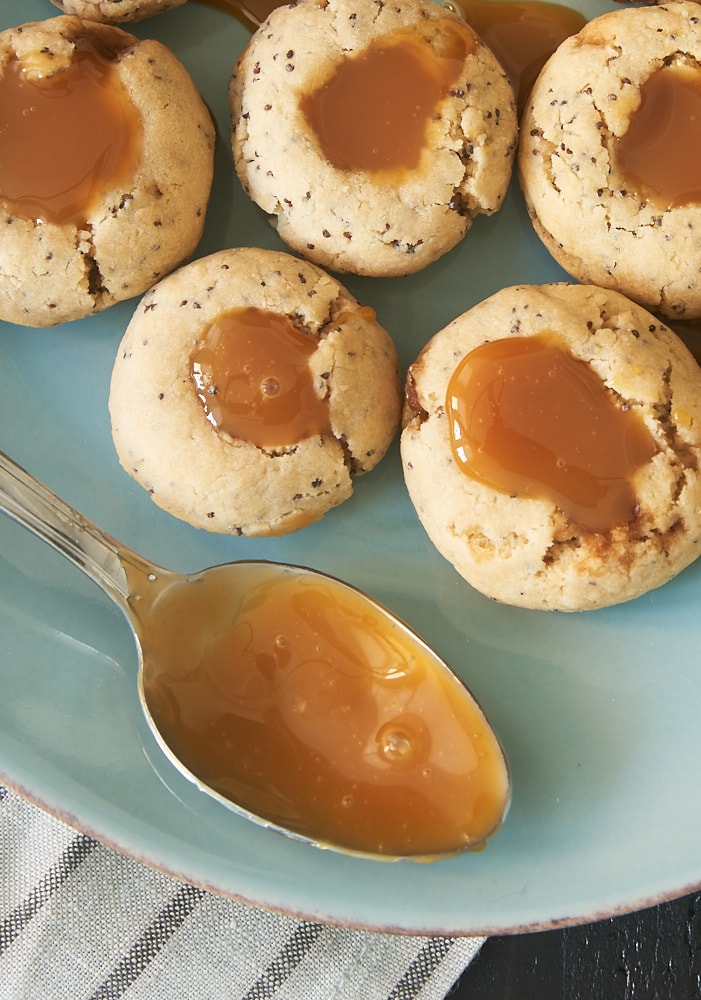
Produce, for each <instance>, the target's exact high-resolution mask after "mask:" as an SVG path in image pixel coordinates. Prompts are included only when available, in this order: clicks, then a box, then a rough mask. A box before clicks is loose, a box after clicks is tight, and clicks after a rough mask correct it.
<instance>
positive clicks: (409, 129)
mask: <svg viewBox="0 0 701 1000" xmlns="http://www.w3.org/2000/svg"><path fill="white" fill-rule="evenodd" d="M230 98H231V109H232V120H233V135H232V145H233V153H234V161H235V166H236V170H237V173H238V175H239V177H240V179H241V181H242V183H243V186H244V188H245V189H246V190H247V192H248V193H249V195H250V197H251V198H252V199H253V201H255V202H256V203H257V204H258V205H259V206H260V207H261V208H262V209H263V211H265V212H266V213H268V214H269V215H270V216H272V217H274V219H275V222H276V225H277V229H278V232H279V234H280V236H281V237H282V239H283V240H284V241H285V242H286V243H287V244H288V246H290V247H291V248H293V249H294V250H295V251H296V252H298V253H300V254H301V255H303V256H305V257H307V259H309V260H312V261H314V262H316V263H317V264H321V265H322V266H324V267H329V268H331V269H333V270H335V271H340V272H352V273H359V274H368V275H374V276H377V275H400V274H409V273H412V272H415V271H418V270H419V269H421V268H423V267H425V266H426V265H427V264H428V263H430V262H431V261H433V260H436V259H437V258H438V257H440V256H441V255H442V254H444V253H445V252H446V251H447V250H449V249H450V248H451V247H453V246H455V244H456V243H458V242H459V241H460V240H461V239H462V237H463V236H464V235H465V233H466V231H467V230H468V229H469V227H470V225H471V223H472V220H473V218H474V217H475V216H476V215H478V214H491V213H493V212H495V211H497V209H498V208H499V207H500V205H501V202H502V199H503V197H504V194H505V191H506V188H507V185H508V181H509V177H510V174H511V168H512V162H513V155H514V150H515V142H516V116H515V107H514V95H513V90H512V88H511V85H510V83H509V82H508V80H507V78H506V76H505V74H504V72H503V70H502V68H501V67H500V66H499V64H498V63H497V62H496V60H495V58H494V57H493V55H492V54H491V52H490V51H489V50H488V49H487V48H486V47H485V46H484V45H483V44H482V43H481V42H480V41H479V40H478V39H477V38H476V36H475V35H474V33H473V32H472V30H471V29H469V28H467V27H466V26H465V25H463V24H462V22H461V21H460V20H459V19H458V18H457V17H455V16H453V15H452V14H451V13H450V12H449V11H447V10H446V9H445V8H441V7H440V6H438V5H436V4H434V3H430V2H425V0H402V2H401V3H399V4H391V5H390V4H376V3H373V2H371V0H361V2H360V3H359V4H358V3H355V2H351V0H330V2H328V3H320V2H317V0H302V2H300V3H298V4H295V5H292V6H286V7H281V8H279V9H277V10H275V11H273V13H272V14H271V15H270V17H269V19H268V20H267V21H266V22H265V24H264V25H262V26H261V28H260V29H259V30H258V31H257V32H256V34H255V35H254V36H253V38H252V40H251V42H250V44H249V45H248V46H247V48H246V50H245V51H244V53H243V54H242V56H241V58H240V60H239V61H238V63H237V66H236V68H235V71H234V75H233V78H232V83H231V87H230Z"/></svg>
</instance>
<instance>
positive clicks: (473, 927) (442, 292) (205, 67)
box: [0, 0, 701, 934]
mask: <svg viewBox="0 0 701 1000" xmlns="http://www.w3.org/2000/svg"><path fill="white" fill-rule="evenodd" d="M583 3H584V4H585V5H586V6H583V7H582V11H583V12H584V13H586V14H588V15H593V14H596V13H599V12H600V11H602V10H603V9H604V7H603V2H602V3H601V6H599V3H600V0H583ZM56 13H57V11H56V10H55V8H53V7H52V6H51V5H50V3H49V0H3V3H2V5H1V6H0V27H2V28H5V27H8V26H10V25H12V24H17V23H20V22H22V21H28V20H32V19H38V18H45V17H50V16H54V14H56ZM135 32H136V33H137V34H140V35H147V34H153V35H154V36H156V37H158V38H159V39H161V40H162V41H164V42H165V43H166V44H168V45H170V46H171V47H172V48H173V49H174V50H175V51H176V52H177V53H178V55H179V56H180V58H181V59H182V61H183V62H184V63H185V65H186V66H187V67H188V69H189V70H190V72H191V73H192V75H193V77H194V78H195V80H196V82H197V84H198V85H199V87H200V89H201V91H202V93H203V95H204V97H205V98H206V100H207V101H208V103H209V105H210V106H211V108H212V111H213V112H214V114H215V116H216V118H217V120H218V123H219V128H220V133H221V136H220V143H219V149H218V153H217V164H216V168H217V174H216V181H215V190H214V195H213V202H212V209H211V211H210V213H209V217H208V222H207V229H206V234H205V237H204V241H203V243H202V245H201V247H200V250H199V251H198V252H199V253H201V254H204V253H209V252H211V251H213V250H215V249H217V248H219V247H223V246H229V245H235V244H250V243H252V244H257V245H259V246H266V247H279V246H280V244H279V243H278V240H277V236H276V234H275V232H274V231H273V230H272V228H271V227H270V226H269V225H268V224H267V222H265V221H264V220H263V219H262V218H261V216H260V215H259V214H258V212H257V210H255V209H254V208H253V206H252V205H250V204H249V203H248V202H247V200H246V198H245V196H244V195H243V193H242V191H241V189H240V187H239V185H238V182H237V181H236V180H235V177H234V174H233V170H232V166H231V157H230V153H229V150H228V145H227V132H228V112H227V96H226V91H227V83H228V78H229V74H230V71H231V68H232V65H233V63H234V60H235V58H236V56H237V54H238V52H239V51H240V49H241V48H242V46H243V45H244V44H245V41H246V37H247V32H246V30H245V29H244V28H243V27H242V26H241V25H240V24H238V22H237V21H235V20H234V19H233V18H231V17H229V16H228V15H226V14H223V13H222V12H220V11H217V10H215V9H213V8H211V7H208V6H204V5H201V4H199V3H197V2H195V0H190V2H189V3H188V4H186V5H185V6H184V7H181V8H179V9H178V10H175V11H172V12H170V13H168V14H163V15H160V16H159V17H157V18H154V19H152V20H151V21H146V22H143V23H142V24H141V25H140V26H137V28H136V29H135ZM46 156H47V158H48V159H50V157H51V150H50V149H47V150H46ZM564 277H565V275H564V274H563V273H562V272H561V271H560V270H559V269H558V268H557V267H556V266H555V265H554V264H553V263H552V261H551V259H550V258H549V256H548V254H547V253H546V252H545V251H544V250H543V249H542V248H541V246H540V244H539V242H538V240H537V239H536V238H535V236H534V235H533V233H532V231H531V227H530V224H529V222H528V219H527V216H526V212H525V209H524V206H523V204H522V201H521V198H520V196H519V193H518V189H517V187H516V185H513V187H512V190H511V192H510V195H509V197H508V200H507V202H506V204H505V206H504V208H503V210H502V211H501V213H500V214H499V215H498V216H496V217H494V218H491V219H481V220H479V221H478V222H477V223H476V224H475V226H474V228H473V230H472V231H471V232H470V234H468V237H467V239H466V240H465V242H464V243H463V245H462V246H461V247H459V248H458V249H456V250H455V251H454V252H453V253H451V254H449V255H448V256H447V257H445V258H444V259H442V260H441V261H439V262H438V263H436V264H434V265H432V266H431V267H430V268H428V270H426V271H424V272H423V273H421V274H418V275H416V276H415V277H410V278H404V279H392V280H386V281H385V280H371V279H366V280H352V281H351V280H349V281H347V284H348V286H349V287H350V288H351V290H352V291H353V292H354V294H355V295H356V296H357V297H358V298H360V300H361V301H363V302H367V303H369V304H371V305H373V306H374V307H375V308H376V309H377V312H378V315H379V317H380V320H381V321H382V322H383V323H384V324H385V325H386V326H387V327H388V329H389V330H390V331H391V332H392V334H393V336H394V338H395V340H396V343H397V345H398V348H399V352H400V356H401V361H402V364H403V366H404V367H406V365H408V364H409V362H410V361H412V360H413V359H414V357H415V356H416V354H417V353H418V351H419V350H420V348H421V346H422V345H423V344H424V343H425V341H426V340H428V338H429V337H430V336H431V335H432V334H433V333H434V332H435V331H437V330H438V329H440V328H441V327H442V326H444V325H445V324H446V323H447V322H448V321H449V320H451V319H453V318H454V317H455V316H456V315H458V314H459V313H461V312H463V311H464V310H465V309H467V308H468V307H470V306H472V305H473V304H474V303H476V302H477V301H479V300H480V299H482V298H484V297H485V296H487V295H489V294H491V293H492V292H494V291H496V290H498V289H499V288H500V287H502V286H504V285H508V284H513V283H517V282H543V281H549V280H556V279H560V278H564ZM134 307H135V303H134V302H130V303H125V304H122V305H120V306H117V307H116V308H114V309H112V310H110V311H109V312H107V313H104V314H103V315H101V316H100V317H99V318H97V319H90V320H84V321H81V322H77V323H73V324H69V325H67V326H64V327H61V328H58V329H53V330H48V331H37V330H28V329H20V328H16V327H13V326H9V325H7V324H5V325H1V324H0V326H1V327H2V328H1V329H0V448H2V449H3V450H4V451H6V452H8V453H9V454H10V455H12V456H13V457H14V458H15V459H16V460H17V461H19V462H20V463H21V464H22V465H24V466H26V467H27V468H28V469H29V470H30V471H31V472H33V473H34V474H36V475H37V476H39V478H41V479H43V480H44V481H45V482H46V483H47V484H48V485H49V486H51V487H52V488H53V489H54V490H55V491H57V492H58V493H60V494H61V495H63V496H64V497H65V498H66V499H67V500H69V501H70V502H71V503H73V504H74V505H75V506H77V507H78V508H79V509H80V510H82V511H83V512H84V513H85V514H87V515H88V516H89V517H91V518H93V519H94V520H96V521H97V522H98V523H100V524H102V525H103V526H104V527H105V528H107V530H108V531H110V532H111V533H112V534H114V535H116V536H117V537H118V538H120V539H121V540H123V541H124V542H126V543H127V544H128V545H131V546H133V547H135V548H136V549H138V550H141V551H143V552H144V554H146V555H148V556H149V557H151V558H153V559H154V560H155V561H156V562H160V563H163V564H165V565H167V566H171V567H172V568H174V569H178V570H197V569H199V568H201V567H202V566H205V565H208V564H210V563H217V562H222V561H225V560H230V559H239V558H242V559H248V558H252V557H254V558H259V557H260V558H265V559H279V560H282V561H287V562H293V563H303V564H306V565H309V566H312V567H315V568H317V569H320V570H324V571H326V572H328V573H332V574H335V575H337V576H340V577H342V578H343V579H345V580H347V581H349V582H350V583H353V584H355V585H358V586H360V587H362V588H365V589H366V590H368V591H370V592H371V593H372V594H374V595H375V596H376V597H377V598H379V599H380V600H382V601H384V602H385V603H386V604H388V605H389V606H390V607H392V608H393V609H394V610H395V611H397V612H398V613H399V614H400V615H402V616H403V617H404V618H405V619H406V620H407V621H408V622H409V623H410V624H411V625H412V626H413V627H414V628H415V629H417V630H418V631H419V632H421V633H423V634H424V635H425V636H426V638H427V639H428V640H429V642H431V643H432V644H433V645H434V646H435V647H436V648H437V649H438V650H439V651H440V652H441V654H442V655H443V656H444V657H445V658H446V659H447V660H449V661H450V662H451V663H453V664H454V666H455V667H456V669H457V670H458V671H459V672H460V673H461V674H462V675H463V677H464V678H465V679H466V680H467V682H468V684H469V685H470V687H471V688H472V690H473V691H474V693H475V695H476V696H477V698H478V699H479V701H480V702H481V703H482V705H483V707H484V709H485V710H486V712H487V714H488V716H489V717H490V719H491V720H492V722H493V724H494V726H495V728H496V729H497V731H498V733H499V735H500V737H501V739H502V741H503V743H504V746H505V748H506V751H507V754H508V757H509V760H510V763H511V768H512V772H513V784H514V796H513V805H512V808H511V812H510V815H509V817H508V820H507V823H506V825H505V827H504V828H503V830H502V831H501V832H500V833H499V835H498V836H497V837H496V838H495V839H494V840H493V841H492V842H491V843H490V844H489V846H488V847H487V849H486V850H485V851H484V852H482V853H481V854H473V855H466V856H464V857H461V858H459V859H455V860H450V861H444V862H440V863H438V864H434V865H416V864H411V863H408V864H407V863H403V864H388V863H377V862H375V863H373V862H368V861H363V860H358V859H352V858H344V857H341V856H338V855H336V854H333V853H329V852H323V851H318V850H315V849H313V848H308V847H306V846H304V845H302V844H298V843H293V842H292V841H288V840H285V839H283V838H282V837H280V836H278V835H276V834H274V833H270V832H267V831H264V830H261V829H259V828H258V827H255V826H253V825H250V824H248V823H246V822H245V821H243V820H241V819H239V818H237V817H236V816H234V815H232V814H231V813H230V812H228V811H227V810H226V808H224V807H222V806H220V805H218V804H217V803H215V802H212V801H208V800H207V799H206V798H204V797H202V795H201V794H200V793H199V792H198V791H197V790H196V789H195V788H194V786H191V785H190V784H189V783H188V782H187V781H185V779H184V778H181V777H180V776H179V775H178V774H177V773H175V772H174V771H173V770H172V768H171V767H170V765H169V764H168V763H167V762H166V761H165V760H164V759H163V758H162V757H161V755H160V752H159V751H158V749H157V747H156V745H155V743H154V741H153V739H152V738H151V736H150V734H149V733H148V731H147V730H146V727H145V724H144V722H143V720H142V716H141V711H140V708H139V704H138V700H137V693H136V684H135V674H136V653H135V650H134V647H133V644H132V640H131V636H130V632H129V629H128V627H127V625H126V623H125V622H124V620H123V619H122V617H121V615H120V613H119V612H118V611H117V610H115V609H113V608H112V606H111V605H110V604H109V602H108V601H107V599H106V598H103V596H102V595H101V594H100V592H99V591H97V589H96V588H95V587H94V585H93V584H92V583H90V581H88V580H87V579H86V578H84V577H83V576H82V574H81V573H80V572H78V571H77V570H75V569H73V568H72V567H71V566H69V565H68V564H67V563H66V562H64V561H63V560H62V559H61V558H60V557H59V556H57V555H55V554H54V553H53V552H52V551H51V550H50V549H48V547H46V546H45V545H42V544H41V543H40V542H38V541H35V540H34V539H33V538H32V537H31V536H30V535H29V534H28V533H27V532H25V531H23V530H22V529H20V528H19V527H17V526H16V525H15V524H13V523H12V522H10V521H9V520H8V519H7V518H0V637H1V643H0V691H1V692H2V694H1V696H0V779H1V780H4V781H5V782H7V783H9V784H10V785H11V786H12V787H14V788H16V789H18V790H20V791H23V792H24V793H25V794H26V795H28V796H29V797H30V798H32V799H33V800H35V801H37V802H39V803H41V804H43V805H44V806H45V807H46V808H48V809H49V810H50V811H52V812H53V813H55V814H57V815H59V816H61V817H63V818H65V819H68V820H69V821H70V822H72V823H74V824H75V825H76V826H78V827H80V828H81V829H83V830H86V831H88V832H89V833H91V834H94V835H95V836H96V837H98V838H100V839H101V840H103V841H105V842H107V843H110V844H113V845H115V846H116V847H118V848H119V849H120V850H122V851H124V852H126V853H127V854H129V855H132V856H134V857H136V858H139V859H141V860H143V861H145V862H147V863H148V864H150V865H153V866H155V867H157V868H159V869H162V870H165V871H167V872H171V873H173V874H175V875H178V876H182V877H183V878H185V879H188V880H191V881H193V882H196V883H199V884H201V885H203V886H207V887H210V888H213V889H215V890H217V891H219V892H221V893H225V894H228V895H231V896H235V897H237V898H239V899H242V900H247V901H250V902H253V903H256V904H261V905H263V906H266V907H270V908H273V909H275V910H282V911H285V912H288V913H296V914H304V915H307V916H309V917H311V918H320V919H323V920H329V921H333V922H337V923H343V924H349V925H353V926H360V927H370V928H381V929H385V930H397V931H405V932H415V933H422V932H427V933H428V932H452V933H460V934H466V933H473V932H486V933H491V932H505V931H506V932H510V931H517V930H520V929H523V928H532V927H541V926H552V925H557V924H561V923H568V922H577V921H588V920H591V919H594V918H597V917H599V916H602V915H606V914H612V913H614V912H618V911H621V910H626V909H634V908H638V907H640V906H642V905H643V904H647V903H650V902H654V901H656V900H660V899H663V898H666V897H671V896H674V895H680V894H682V893H683V892H685V891H686V890H687V889H691V888H692V887H695V886H697V885H698V884H699V883H701V853H699V848H698V843H699V829H701V767H700V766H699V761H700V760H701V723H700V721H699V720H700V719H701V670H699V646H700V643H701V624H700V619H699V613H698V609H699V601H700V600H701V564H699V565H697V566H694V567H692V568H691V569H689V570H688V571H686V572H685V573H683V574H682V575H681V576H680V577H679V578H678V579H676V580H675V581H674V582H673V583H671V584H669V585H668V586H666V587H664V588H663V589H661V590H660V591H658V592H656V593H653V594H650V595H648V596H646V597H644V598H641V599H639V600H637V601H635V602H633V603H630V604H628V605H624V606H621V607H617V608H613V609H611V610H607V611H600V612H595V613H589V614H582V615H569V616H567V615H557V614H546V613H541V612H529V611H523V610H518V609H513V608H508V607H500V606H498V605H496V604H493V603H491V602H490V601H488V600H486V599H484V598H482V597H481V596H480V595H478V594H476V593H475V592H473V591H472V590H471V589H470V588H469V587H468V586H467V584H465V583H464V582H463V581H462V580H461V579H460V578H459V577H458V576H457V575H456V574H455V573H454V572H453V570H452V569H451V568H450V566H448V564H447V563H445V562H444V561H443V559H442V558H441V557H440V556H439V555H438V554H437V553H436V552H435V550H434V549H433V548H432V546H431V545H430V543H429V542H428V540H427V539H426V537H425V535H424V533H423V530H422V529H421V527H420V525H419V523H418V521H417V519H416V516H415V514H414V512H413V509H412V508H411V505H410V503H409V501H408V498H407V495H406V492H405V489H404V486H403V482H402V475H401V467H400V463H399V458H398V450H397V447H396V445H395V447H394V448H393V450H392V453H391V454H390V455H388V457H387V458H386V459H385V460H384V461H383V463H382V464H381V465H380V467H379V468H378V469H377V470H376V471H375V472H373V473H372V474H370V475H369V476H367V477H366V478H365V479H361V480H359V481H358V482H357V489H356V493H355V495H354V497H353V498H352V499H351V500H350V502H348V503H346V504H345V505H343V506H342V507H341V508H338V509H337V510H335V511H333V512H332V513H330V514H329V515H328V516H327V517H326V518H325V519H324V521H323V522H321V523H319V524H316V525H313V526H311V527H309V528H307V529H305V530H304V531H302V532H300V533H298V534H297V535H294V536H291V537H289V538H285V539H271V540H265V541H252V540H246V539H240V538H223V537H218V536H215V535H209V534H207V533H204V532H198V531H196V530H194V529H191V528H189V527H188V526H186V525H183V524H181V523H180V522H178V521H177V520H175V519H173V518H171V517H169V516H168V515H167V514H165V513H163V512H162V511H160V510H159V509H158V508H156V507H155V506H154V505H153V504H152V503H151V501H150V500H149V498H148V496H147V495H146V493H145V492H143V491H142V490H141V489H140V488H139V487H137V486H135V485H134V484H133V483H132V482H131V480H130V479H129V478H128V477H127V476H126V474H125V473H124V472H123V471H122V470H121V468H120V467H119V465H118V463H117V460H116V457H115V454H114V451H113V448H112V444H111V438H110V428H109V422H108V417H107V394H108V384H109V378H110V372H111V367H112V361H113V358H114V355H115V353H116V350H117V346H118V344H119V341H120V339H121V336H122V332H123V330H124V328H125V325H126V324H127V322H128V320H129V318H130V315H131V313H132V311H133V309H134Z"/></svg>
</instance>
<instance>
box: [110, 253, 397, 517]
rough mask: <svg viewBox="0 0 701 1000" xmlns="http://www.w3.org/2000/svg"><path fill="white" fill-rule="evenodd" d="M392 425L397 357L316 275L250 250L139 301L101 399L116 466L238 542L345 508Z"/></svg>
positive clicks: (202, 266) (283, 257) (199, 264)
mask: <svg viewBox="0 0 701 1000" xmlns="http://www.w3.org/2000/svg"><path fill="white" fill-rule="evenodd" d="M227 338H238V339H237V340H236V341H235V342H234V343H233V349H232V351H231V352H229V351H228V349H227V346H226V341H227ZM281 340H282V341H284V343H283V344H282V345H281ZM220 344H221V345H222V350H223V353H222V354H220V355H219V356H218V357H214V355H215V354H216V352H217V351H218V349H219V346H218V345H220ZM276 344H277V346H276ZM261 345H262V346H261ZM268 345H269V346H268ZM288 345H292V346H291V347H289V351H288ZM305 345H306V346H305ZM282 351H285V352H287V353H286V354H285V356H284V357H283V355H282ZM278 403H280V405H281V411H280V413H278V415H277V416H276V415H275V407H276V406H277V404H278ZM220 404H221V408H222V410H223V414H222V412H218V411H217V407H218V406H219V405H220ZM300 410H301V414H300V412H299V411H300ZM399 410H400V387H399V376H398V371H397V356H396V351H395V347H394V344H393V342H392V340H391V338H390V337H389V335H388V334H387V332H386V331H385V330H384V329H383V328H382V327H381V326H380V325H379V324H378V323H377V321H376V319H375V315H374V312H373V310H371V309H368V308H367V307H363V306H361V305H359V303H358V302H357V301H356V300H355V299H354V298H353V297H352V296H351V295H350V294H349V293H348V292H347V291H346V290H345V289H344V288H343V287H342V286H341V285H339V284H338V282H337V281H335V280H334V279H333V278H331V277H329V276H328V275H327V274H325V273H324V272H323V271H322V270H321V269H319V268H317V267H315V266H314V265H311V264H309V263H307V262H305V261H299V260H297V259H296V258H293V257H291V256H290V255H288V254H284V253H277V252H274V251H265V250H258V249H252V248H251V249H249V248H239V249H235V250H223V251H219V252H218V253H215V254H212V255H211V256H209V257H205V258H203V259H201V260H198V261H194V262H193V263H191V264H188V265H186V266H185V267H183V268H181V269H180V270H179V271H176V272H175V273H174V274H172V275H170V276H169V277H168V278H166V279H164V280H163V281H162V282H160V283H159V285H157V286H156V287H155V288H153V289H151V291H150V292H148V293H147V295H146V296H145V297H144V299H143V300H142V303H141V304H140V306H139V307H138V309H137V311H136V313H135V314H134V317H133V319H132V321H131V323H130V324H129V327H128V329H127V331H126V334H125V336H124V339H123V342H122V344H121V346H120V349H119V352H118V356H117V359H116V362H115V366H114V371H113V375H112V385H111V393H110V412H111V418H112V430H113V437H114V442H115V445H116V448H117V452H118V455H119V457H120V461H121V462H122V464H123V466H124V467H125V469H126V470H127V472H129V473H130V475H132V476H133V477H134V478H135V479H136V480H137V481H138V482H139V483H141V485H142V486H144V487H145V488H146V489H147V490H148V491H149V492H150V493H151V496H152V498H153V500H154V501H155V502H156V503H157V504H159V506H161V507H163V508H165V509H166V510H168V511H169V512H171V513H173V514H174V515H175V516H177V517H180V518H182V519H183V520H186V521H189V522H190V523H191V524H194V525H195V526H197V527H200V528H205V529H207V530H209V531H215V532H221V533H229V534H245V535H273V534H286V533H288V532H291V531H295V530H297V529H299V528H301V527H304V526H305V525H306V524H308V523H310V522H312V521H315V520H317V519H318V518H320V517H322V516H323V515H324V514H325V513H326V512H327V511H328V510H330V509H331V508H332V507H335V506H337V505H338V504H340V503H342V502H343V501H345V500H347V499H348V498H349V497H350V496H351V493H352V491H353V484H352V480H353V477H354V476H356V475H359V474H362V473H364V472H367V471H369V470H371V469H372V468H374V466H375V465H376V464H377V463H378V462H379V461H380V459H381V458H382V456H383V455H384V454H385V452H386V451H387V449H388V447H389V445H390V443H391V441H392V438H393V437H394V434H395V432H396V430H397V427H398V424H399ZM215 411H217V412H215ZM300 419H303V420H308V421H309V423H308V429H307V430H306V431H305V430H300V423H299V420H300ZM227 428H228V429H227Z"/></svg>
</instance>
